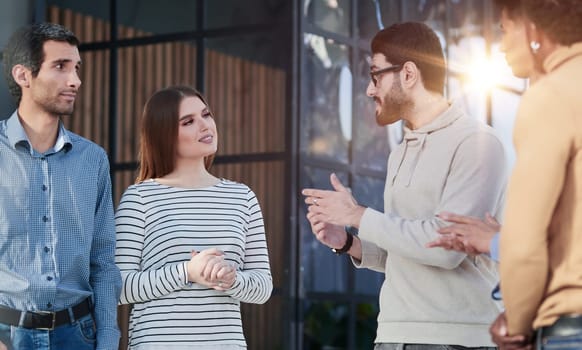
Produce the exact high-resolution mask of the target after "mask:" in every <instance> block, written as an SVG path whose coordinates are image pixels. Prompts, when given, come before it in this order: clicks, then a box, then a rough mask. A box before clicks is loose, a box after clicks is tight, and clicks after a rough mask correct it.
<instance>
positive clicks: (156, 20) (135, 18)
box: [116, 0, 196, 39]
mask: <svg viewBox="0 0 582 350" xmlns="http://www.w3.org/2000/svg"><path fill="white" fill-rule="evenodd" d="M116 3H117V13H118V15H117V16H118V26H117V35H118V36H119V38H120V39H126V38H135V37H143V36H150V35H155V34H166V33H175V32H186V31H193V30H195V29H196V1H190V0H164V4H163V6H160V2H159V1H156V0H123V1H116Z"/></svg>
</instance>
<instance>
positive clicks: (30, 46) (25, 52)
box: [2, 23, 79, 103]
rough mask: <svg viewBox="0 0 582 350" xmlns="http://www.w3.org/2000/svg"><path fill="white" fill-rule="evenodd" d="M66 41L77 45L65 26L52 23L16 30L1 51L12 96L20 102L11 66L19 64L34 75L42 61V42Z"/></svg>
mask: <svg viewBox="0 0 582 350" xmlns="http://www.w3.org/2000/svg"><path fill="white" fill-rule="evenodd" d="M51 40H52V41H61V42H67V43H69V44H71V45H74V46H79V39H77V37H75V34H73V32H71V31H70V30H68V29H67V28H65V27H63V26H61V25H59V24H54V23H37V24H33V25H29V26H26V27H24V28H21V29H20V30H18V31H16V32H15V33H14V34H12V36H11V37H10V39H9V40H8V44H6V47H5V48H4V51H3V56H2V62H3V64H4V76H5V78H6V82H7V83H8V89H9V90H10V93H11V94H12V96H13V97H14V98H15V99H16V102H17V103H20V99H21V98H22V89H21V88H20V86H19V85H18V84H17V83H16V81H14V78H13V77H12V68H13V67H14V66H15V65H17V64H21V65H23V66H25V67H27V68H28V69H30V70H31V72H32V76H33V77H36V76H37V75H38V72H39V71H40V67H41V65H42V63H43V61H44V49H43V47H44V43H45V42H47V41H51Z"/></svg>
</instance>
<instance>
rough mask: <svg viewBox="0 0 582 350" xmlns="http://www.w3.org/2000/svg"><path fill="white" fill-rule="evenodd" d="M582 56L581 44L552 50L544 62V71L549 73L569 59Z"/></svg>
mask: <svg viewBox="0 0 582 350" xmlns="http://www.w3.org/2000/svg"><path fill="white" fill-rule="evenodd" d="M580 55H582V43H575V44H572V45H570V46H562V47H559V48H557V49H556V50H554V52H552V53H551V54H550V55H549V56H548V57H547V58H546V60H545V61H544V70H545V71H546V72H551V71H553V70H555V69H556V68H558V67H559V66H560V65H562V64H563V63H564V62H566V61H569V60H570V59H572V58H574V57H576V56H580Z"/></svg>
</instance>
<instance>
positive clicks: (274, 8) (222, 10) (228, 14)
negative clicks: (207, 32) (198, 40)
mask: <svg viewBox="0 0 582 350" xmlns="http://www.w3.org/2000/svg"><path fill="white" fill-rule="evenodd" d="M292 3H293V2H292V1H288V0H245V1H240V0H220V1H206V2H205V6H206V15H205V21H206V28H209V29H214V28H220V27H233V26H241V25H250V24H262V23H275V22H276V23H281V22H284V21H288V19H287V17H289V16H290V14H291V13H292V10H291V4H292Z"/></svg>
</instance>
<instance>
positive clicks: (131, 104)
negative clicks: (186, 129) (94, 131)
mask: <svg viewBox="0 0 582 350" xmlns="http://www.w3.org/2000/svg"><path fill="white" fill-rule="evenodd" d="M117 65H118V72H119V78H118V79H117V102H118V105H117V131H118V133H117V153H116V155H115V159H116V160H117V161H119V162H134V161H137V154H138V146H139V130H140V120H141V113H142V111H143V107H144V105H145V103H146V101H147V99H148V98H149V97H150V96H151V95H152V94H153V93H154V92H155V91H157V90H159V89H161V88H164V87H168V86H170V85H178V84H183V85H191V86H194V85H195V80H196V79H195V73H196V72H195V67H196V46H195V45H194V44H193V43H191V42H171V43H163V44H154V45H144V46H136V47H126V48H120V49H119V51H118V55H117Z"/></svg>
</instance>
